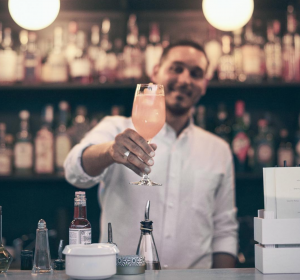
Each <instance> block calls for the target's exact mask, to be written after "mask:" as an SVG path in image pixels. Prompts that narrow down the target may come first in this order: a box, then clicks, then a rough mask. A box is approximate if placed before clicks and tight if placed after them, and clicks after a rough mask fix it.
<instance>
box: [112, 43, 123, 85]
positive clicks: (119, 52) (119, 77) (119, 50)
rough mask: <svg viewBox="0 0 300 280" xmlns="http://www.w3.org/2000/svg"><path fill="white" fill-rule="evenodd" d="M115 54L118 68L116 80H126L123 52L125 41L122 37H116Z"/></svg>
mask: <svg viewBox="0 0 300 280" xmlns="http://www.w3.org/2000/svg"><path fill="white" fill-rule="evenodd" d="M114 48H115V54H116V56H117V63H118V66H117V70H116V82H122V81H123V80H124V69H125V62H124V54H123V48H124V46H123V41H122V39H120V38H116V39H115V41H114Z"/></svg>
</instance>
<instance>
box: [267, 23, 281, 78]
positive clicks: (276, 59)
mask: <svg viewBox="0 0 300 280" xmlns="http://www.w3.org/2000/svg"><path fill="white" fill-rule="evenodd" d="M279 32H280V22H279V21H277V20H276V21H272V22H270V23H269V24H268V29H267V37H268V42H267V43H266V45H265V58H266V71H267V78H268V80H271V81H274V80H275V81H277V80H280V79H281V75H282V52H281V40H280V38H279V37H278V36H277V35H278V34H279Z"/></svg>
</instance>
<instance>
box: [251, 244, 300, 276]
mask: <svg viewBox="0 0 300 280" xmlns="http://www.w3.org/2000/svg"><path fill="white" fill-rule="evenodd" d="M299 260H300V248H263V247H262V246H261V245H259V244H255V268H256V269H258V270H259V271H260V272H262V273H264V274H272V273H300V265H299ZM282 279H284V277H283V278H282Z"/></svg>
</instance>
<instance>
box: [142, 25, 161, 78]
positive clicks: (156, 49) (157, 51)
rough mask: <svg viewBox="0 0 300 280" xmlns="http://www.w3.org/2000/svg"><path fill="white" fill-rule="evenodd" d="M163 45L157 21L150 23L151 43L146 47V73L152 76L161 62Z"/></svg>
mask: <svg viewBox="0 0 300 280" xmlns="http://www.w3.org/2000/svg"><path fill="white" fill-rule="evenodd" d="M162 52H163V47H162V45H161V43H160V29H159V25H158V23H156V22H153V23H151V24H150V32H149V44H148V45H147V47H146V52H145V62H146V74H147V76H148V77H149V78H151V76H152V74H153V68H154V66H155V65H157V64H159V60H160V57H161V54H162Z"/></svg>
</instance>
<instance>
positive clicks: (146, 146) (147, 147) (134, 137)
mask: <svg viewBox="0 0 300 280" xmlns="http://www.w3.org/2000/svg"><path fill="white" fill-rule="evenodd" d="M128 136H129V138H130V139H131V140H132V141H133V142H135V143H136V144H137V145H138V146H140V147H141V148H142V149H143V150H144V152H145V153H146V154H148V155H149V156H150V157H154V156H155V152H154V150H153V149H152V147H151V146H150V145H149V144H148V143H147V141H146V140H145V139H144V138H143V137H142V136H141V135H139V134H138V133H137V132H136V131H134V130H129V131H128Z"/></svg>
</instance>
